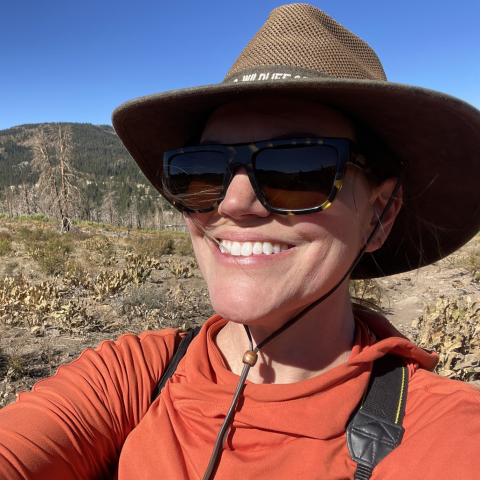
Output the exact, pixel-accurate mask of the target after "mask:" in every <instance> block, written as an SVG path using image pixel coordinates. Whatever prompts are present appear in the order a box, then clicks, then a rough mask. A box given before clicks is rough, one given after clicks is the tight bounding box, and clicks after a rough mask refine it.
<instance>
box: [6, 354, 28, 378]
mask: <svg viewBox="0 0 480 480" xmlns="http://www.w3.org/2000/svg"><path fill="white" fill-rule="evenodd" d="M24 375H25V361H24V360H23V358H22V357H20V356H19V355H11V356H10V357H9V358H8V360H7V376H8V377H9V378H10V379H12V380H19V379H20V378H22V377H23V376H24Z"/></svg>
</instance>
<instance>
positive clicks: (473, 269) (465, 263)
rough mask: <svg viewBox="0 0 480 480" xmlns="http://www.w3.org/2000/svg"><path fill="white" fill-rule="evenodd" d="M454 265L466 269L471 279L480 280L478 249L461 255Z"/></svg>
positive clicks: (479, 253) (479, 255)
mask: <svg viewBox="0 0 480 480" xmlns="http://www.w3.org/2000/svg"><path fill="white" fill-rule="evenodd" d="M456 266H457V267H459V268H465V269H466V270H468V272H469V273H470V274H471V275H472V276H473V279H474V280H475V281H476V282H478V281H479V280H480V250H474V251H473V252H470V253H469V254H468V255H467V256H465V257H461V258H460V259H459V260H457V262H456Z"/></svg>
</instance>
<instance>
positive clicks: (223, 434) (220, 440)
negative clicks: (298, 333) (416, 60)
mask: <svg viewBox="0 0 480 480" xmlns="http://www.w3.org/2000/svg"><path fill="white" fill-rule="evenodd" d="M405 171H406V167H405V165H403V166H402V170H401V172H400V175H399V176H398V179H397V183H396V184H395V188H394V189H393V191H392V194H391V195H390V198H389V199H388V202H387V205H385V208H384V209H383V212H382V214H381V215H380V217H379V218H378V222H377V224H376V225H375V227H374V228H373V230H372V233H371V234H370V236H369V237H368V239H367V241H366V242H365V245H364V246H363V247H362V248H361V249H360V251H359V252H358V255H357V256H356V257H355V260H354V261H353V263H352V265H351V266H350V268H349V269H348V270H347V272H346V273H345V275H343V277H342V278H341V279H340V280H339V281H338V282H337V284H336V285H335V286H334V287H333V288H332V289H330V290H329V291H328V292H327V293H326V294H325V295H323V296H322V297H320V298H318V299H317V300H315V301H314V302H312V303H311V304H310V305H308V306H307V307H305V308H304V309H303V310H302V311H301V312H300V313H299V314H297V315H296V316H295V317H293V318H292V319H291V320H289V321H288V322H286V323H284V324H283V325H282V326H281V327H280V328H279V329H277V330H275V331H274V332H273V333H271V334H270V335H269V336H268V337H267V338H265V339H264V340H263V341H262V342H260V343H259V344H258V345H257V346H256V347H255V348H253V341H252V335H251V333H250V330H249V328H248V327H247V325H244V326H243V327H244V328H245V332H246V333H247V336H248V341H249V343H250V350H249V351H247V352H246V353H245V355H244V356H243V363H244V366H243V370H242V373H241V375H240V379H239V380H238V384H237V389H236V390H235V394H234V395H233V399H232V403H231V405H230V408H229V409H228V412H227V415H226V417H225V420H224V421H223V424H222V427H221V428H220V432H219V433H218V436H217V441H216V442H215V445H214V447H213V452H212V456H211V457H210V462H209V463H208V467H207V470H206V472H205V475H204V476H203V480H210V478H213V477H211V475H212V473H214V469H215V467H216V465H217V460H218V459H219V458H220V457H219V454H220V452H221V450H222V448H223V446H224V444H225V441H226V440H227V436H228V432H229V430H230V425H231V424H232V422H233V417H234V415H235V410H236V408H237V404H238V398H239V396H240V393H241V392H242V391H243V389H244V387H245V381H246V379H247V375H248V372H249V371H250V367H253V366H254V365H255V363H256V362H257V354H258V351H259V350H260V349H261V348H262V347H264V346H265V345H266V344H267V343H268V342H270V341H271V340H273V339H274V338H276V337H277V336H278V335H280V334H281V333H283V332H284V331H285V330H287V328H290V327H291V326H292V325H294V324H295V323H297V322H298V321H299V320H300V319H301V318H302V317H303V316H304V315H306V314H307V313H308V312H310V311H311V310H313V309H314V308H315V307H316V306H317V305H319V304H320V303H322V302H323V301H325V300H326V299H327V298H328V297H329V296H330V295H332V293H333V292H335V290H336V289H337V288H338V287H339V286H340V285H341V284H342V283H343V282H344V281H345V279H346V278H347V277H348V276H349V275H350V273H352V271H353V269H354V268H355V267H356V266H357V264H358V262H359V261H360V259H361V258H362V256H363V254H364V253H365V250H366V249H367V247H368V245H369V244H370V242H371V241H372V239H373V237H374V236H375V235H376V233H377V232H378V229H379V228H380V226H381V224H382V221H383V219H384V218H385V215H386V214H387V212H388V211H389V210H390V207H391V206H392V203H393V201H394V200H395V198H396V195H397V193H398V190H399V189H400V186H401V185H402V182H403V179H404V177H405Z"/></svg>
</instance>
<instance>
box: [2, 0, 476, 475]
mask: <svg viewBox="0 0 480 480" xmlns="http://www.w3.org/2000/svg"><path fill="white" fill-rule="evenodd" d="M113 121H114V126H115V128H116V129H117V132H118V134H119V136H120V138H121V139H122V141H123V142H124V143H125V145H126V146H127V148H128V149H129V151H130V153H131V154H132V156H133V157H134V158H135V160H136V161H137V163H138V164H139V166H140V167H141V168H142V170H143V171H144V173H145V174H146V176H147V177H148V178H149V180H150V181H151V182H152V184H153V185H155V186H156V188H157V189H158V190H159V191H160V192H162V193H163V194H164V195H165V196H166V198H168V199H169V200H170V201H171V202H172V203H173V205H175V206H176V207H177V208H179V209H180V210H182V211H184V212H185V218H186V220H187V223H188V225H189V229H190V233H191V236H192V240H193V244H194V248H195V253H196V256H197V259H198V262H199V265H200V267H201V269H202V272H203V274H204V277H205V279H206V281H207V284H208V288H209V292H210V296H211V300H212V304H213V306H214V308H215V310H216V311H217V313H218V314H217V315H215V316H214V317H212V318H211V319H210V320H208V321H207V322H206V324H205V325H204V327H203V328H202V330H201V332H200V333H199V334H198V336H197V337H196V338H195V340H194V341H193V342H192V344H191V345H190V347H189V349H188V352H187V354H186V356H185V357H184V359H183V360H182V361H181V363H180V364H179V366H178V368H177V370H176V372H175V373H174V375H173V376H172V377H171V379H170V380H169V381H168V382H167V383H166V385H165V387H164V389H163V390H162V393H161V395H160V398H159V399H157V400H155V401H154V402H153V404H150V398H151V396H152V392H153V391H154V389H155V386H156V385H157V382H158V380H159V378H160V377H161V375H162V373H163V371H164V370H165V367H166V365H168V364H169V362H170V360H171V358H172V356H173V352H174V351H175V349H176V348H177V346H178V343H179V340H180V337H181V335H182V334H180V333H179V332H177V331H175V330H164V331H160V332H146V333H144V334H143V335H141V336H140V337H136V336H133V335H125V336H123V337H121V339H120V340H119V341H118V342H116V343H113V342H104V343H103V344H102V345H101V346H100V347H99V348H98V349H97V350H96V351H92V350H89V351H86V352H84V353H83V354H82V356H81V357H80V358H79V359H78V360H76V361H75V362H73V363H72V364H70V365H69V366H65V367H62V368H60V369H59V371H58V373H57V375H56V376H55V377H53V378H52V379H47V380H44V381H42V382H39V383H38V384H37V385H36V386H35V388H34V392H33V393H24V394H21V395H20V397H19V401H18V402H17V403H16V404H15V405H13V406H9V407H7V408H5V409H4V410H2V412H1V427H0V428H2V435H1V437H0V438H1V440H0V443H1V449H0V472H1V473H0V478H2V479H3V478H5V479H13V478H35V479H40V478H42V479H43V478H62V479H64V478H72V479H73V478H110V477H113V476H116V477H118V478H119V479H136V478H142V479H145V478H169V479H179V478H213V477H215V478H228V479H231V478H254V477H259V478H275V479H277V478H288V477H290V476H292V475H295V476H296V477H298V478H322V479H323V478H328V479H345V478H354V476H355V475H356V477H355V478H368V476H362V475H364V474H365V471H363V470H361V469H360V470H359V468H360V467H358V468H357V461H356V460H355V459H354V458H352V454H351V453H350V451H352V450H353V452H354V453H355V452H356V450H355V448H356V447H355V445H353V447H352V445H350V444H351V443H352V439H351V438H352V437H351V430H350V434H349V435H350V436H349V439H348V442H350V443H349V446H350V451H349V446H347V438H346V429H347V425H348V424H349V423H350V424H351V423H352V419H351V417H352V414H353V413H354V412H356V410H357V407H358V406H359V405H361V406H362V408H361V409H360V410H362V409H363V407H365V408H367V403H368V402H369V399H370V394H368V395H366V392H367V386H368V384H369V378H370V373H371V371H372V364H373V362H374V361H375V365H377V361H376V360H377V359H379V358H383V357H384V356H386V354H387V353H388V354H391V356H392V358H393V357H395V358H397V359H401V360H402V361H400V364H401V365H402V366H403V367H401V368H400V369H401V370H402V372H404V374H405V371H406V372H407V377H408V378H403V380H402V382H403V381H405V382H406V381H407V380H408V397H407V399H406V409H405V414H404V419H403V427H404V429H405V433H404V435H403V440H402V442H401V443H400V445H398V446H397V447H396V448H394V449H393V451H392V452H391V453H389V454H388V455H387V456H386V457H385V458H384V459H382V460H381V461H380V463H379V464H378V465H377V466H375V467H374V468H373V474H372V472H371V470H372V469H370V472H367V473H368V475H370V474H372V477H371V478H381V479H405V478H422V479H428V478H435V479H438V478H445V479H447V478H448V479H452V478H476V476H477V473H476V470H477V469H476V468H475V467H476V457H475V450H474V445H475V440H476V438H478V433H479V426H480V425H479V423H480V422H479V418H480V416H479V413H480V405H479V401H480V395H479V392H478V390H477V389H475V388H473V387H471V386H468V385H466V384H463V383H460V382H454V381H450V380H446V379H444V378H440V377H438V376H436V375H434V374H432V373H430V372H429V371H428V370H432V369H433V368H434V366H435V364H436V361H437V357H436V355H435V354H430V353H428V352H425V351H423V350H421V349H419V348H418V347H416V346H415V345H413V344H411V343H410V342H409V341H408V340H407V339H405V338H404V337H402V336H401V335H400V334H399V333H398V332H397V331H396V330H395V329H394V328H393V327H392V326H391V325H390V324H389V323H388V321H386V320H385V319H384V318H383V317H381V316H380V315H378V314H376V313H374V312H371V311H368V310H366V309H362V308H359V307H356V308H352V303H351V300H350V297H349V294H348V278H349V277H350V274H353V275H355V276H356V277H360V278H371V277H375V276H378V275H383V274H391V273H398V272H402V271H408V270H410V269H412V268H417V267H419V266H422V265H425V264H428V263H432V262H434V261H436V260H438V259H440V258H442V257H443V256H445V255H447V254H448V253H450V252H452V251H454V250H455V249H457V248H459V247H460V246H461V245H463V244H464V243H465V242H466V241H468V239H469V238H471V237H472V236H473V235H474V234H475V233H476V232H477V231H478V230H479V228H480V210H479V209H478V204H479V201H478V194H477V192H476V189H477V186H476V185H474V184H473V183H474V182H472V185H471V186H470V183H469V182H465V181H464V179H465V172H466V173H467V175H468V178H469V179H470V178H472V179H475V178H479V177H478V174H480V172H479V170H480V166H479V165H478V162H477V161H476V157H475V156H476V155H478V154H477V152H478V147H480V135H479V132H480V128H479V127H480V113H479V112H478V111H476V110H475V109H473V108H472V107H470V106H468V105H466V104H465V103H463V102H461V101H459V100H456V99H452V98H450V97H447V96H443V95H441V94H437V93H435V92H431V91H427V90H423V89H420V88H416V87H409V86H403V85H395V84H389V83H388V82H386V79H385V76H384V73H383V69H382V66H381V64H380V62H379V60H378V58H377V57H376V55H375V53H374V52H373V51H372V50H371V49H370V48H369V47H368V46H367V45H366V44H365V43H364V42H362V41H361V40H360V39H359V38H357V37H355V36H354V35H353V34H351V33H350V32H348V31H347V30H346V29H344V28H343V27H341V26H340V25H339V24H337V23H336V22H335V21H334V20H332V19H331V18H330V17H328V16H327V15H326V14H324V13H323V12H321V11H319V10H317V9H315V8H313V7H310V6H308V5H302V4H295V5H289V6H285V7H280V8H278V9H276V10H274V11H273V12H272V14H271V15H270V16H269V18H268V20H267V23H266V24H265V25H264V27H262V29H261V30H260V31H259V32H258V33H257V35H256V36H255V37H254V39H253V40H252V41H251V42H250V43H249V45H247V47H246V48H245V50H244V51H243V52H242V54H241V55H240V57H239V58H238V59H237V61H236V62H235V64H234V66H233V67H232V69H231V71H230V72H229V74H228V75H227V77H226V79H225V80H224V82H222V83H221V84H219V85H212V86H207V87H199V88H192V89H186V90H180V91H175V92H167V93H164V94H159V95H154V96H150V97H145V98H142V99H137V100H134V101H132V102H129V103H127V104H124V105H122V106H121V107H119V108H118V109H117V110H116V111H115V112H114V116H113ZM373 132H374V133H373ZM390 152H391V153H390ZM162 156H163V157H164V163H163V166H162V163H161V158H162ZM227 165H228V168H227ZM460 193H461V194H460ZM402 198H403V200H402ZM402 203H404V205H405V208H404V209H401V208H400V207H401V205H402ZM254 347H255V348H254ZM245 352H247V353H246V354H245ZM389 358H391V357H389ZM405 367H406V368H405ZM247 376H248V378H246V377H247ZM380 377H381V375H380V376H379V377H378V378H380ZM373 378H377V377H376V376H375V375H373ZM402 384H403V383H402ZM372 390H373V387H372ZM369 391H370V390H369ZM388 391H389V390H388V389H387V395H388ZM401 392H404V390H401ZM365 395H366V396H365ZM362 398H363V399H364V400H362ZM381 401H384V399H383V398H382V399H381ZM402 402H403V404H404V403H405V398H403V399H402V398H401V399H400V404H401V403H402ZM384 403H388V402H386V401H385V402H384ZM400 404H399V405H400ZM229 407H230V413H229V414H227V410H228V409H229ZM400 410H402V409H401V408H400V407H399V412H400ZM402 412H403V410H402ZM400 416H403V413H402V414H401V415H400ZM397 417H398V414H397ZM355 418H358V417H356V416H355ZM372 418H373V417H372ZM354 421H355V420H353V422H354ZM367 423H368V422H367ZM349 428H350V427H349ZM387 430H388V428H387ZM367 433H368V432H367ZM377 433H378V432H376V431H369V433H368V435H370V436H371V437H372V438H373V437H375V436H376V435H377ZM378 436H381V435H380V434H378ZM472 437H473V438H472ZM369 438H370V437H369ZM400 438H401V435H400ZM224 441H225V444H224ZM353 443H354V442H353ZM214 444H215V447H214ZM371 445H373V443H368V444H364V447H362V449H363V451H362V452H360V454H359V455H360V457H362V455H363V454H365V455H364V457H362V458H367V460H368V458H369V457H372V456H375V452H373V451H372V452H370V450H369V449H370V448H371ZM375 445H377V444H375ZM375 448H376V447H375ZM212 452H213V453H212ZM365 452H366V453H365ZM353 457H355V455H353ZM367 463H368V462H367ZM358 464H359V465H360V466H361V464H362V462H361V461H359V462H358ZM355 472H357V473H355ZM362 472H363V473H362Z"/></svg>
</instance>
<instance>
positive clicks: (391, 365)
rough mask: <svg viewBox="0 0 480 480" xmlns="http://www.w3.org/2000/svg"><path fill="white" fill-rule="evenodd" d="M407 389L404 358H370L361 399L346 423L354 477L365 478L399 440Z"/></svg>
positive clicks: (357, 479) (360, 479)
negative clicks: (369, 371) (355, 465)
mask: <svg viewBox="0 0 480 480" xmlns="http://www.w3.org/2000/svg"><path fill="white" fill-rule="evenodd" d="M407 390H408V370H407V367H406V366H405V364H404V363H403V360H402V359H401V358H400V357H397V356H395V355H385V356H383V357H381V358H379V359H377V360H375V362H373V368H372V374H371V377H370V382H369V384H368V387H367V390H366V391H365V394H364V396H363V398H362V401H361V403H360V405H359V407H358V409H357V411H356V413H355V414H354V415H353V417H352V418H351V420H350V422H349V424H348V427H347V444H348V450H349V451H350V455H351V457H352V459H353V460H354V461H355V462H357V470H356V472H355V480H368V479H369V478H370V477H371V475H372V471H373V469H374V468H375V466H376V465H377V464H378V463H379V462H380V461H381V460H383V459H384V458H385V457H386V456H387V455H388V454H389V453H390V452H391V451H392V450H393V449H394V448H395V447H397V446H398V445H400V442H401V441H402V437H403V432H404V429H403V427H402V422H403V416H404V414H405V404H406V401H407Z"/></svg>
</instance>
